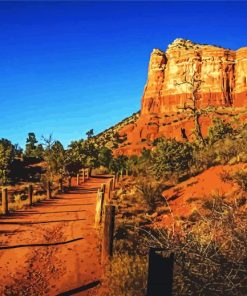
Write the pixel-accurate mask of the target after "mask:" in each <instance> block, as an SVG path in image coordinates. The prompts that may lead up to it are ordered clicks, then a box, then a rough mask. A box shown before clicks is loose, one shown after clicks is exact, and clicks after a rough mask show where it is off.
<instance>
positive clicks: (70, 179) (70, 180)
mask: <svg viewBox="0 0 247 296" xmlns="http://www.w3.org/2000/svg"><path fill="white" fill-rule="evenodd" d="M71 182H72V177H71V176H69V188H71Z"/></svg>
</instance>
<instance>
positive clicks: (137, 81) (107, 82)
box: [0, 1, 247, 146]
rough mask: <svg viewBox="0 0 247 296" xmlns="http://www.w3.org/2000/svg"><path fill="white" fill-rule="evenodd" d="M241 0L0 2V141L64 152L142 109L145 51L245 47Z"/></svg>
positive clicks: (244, 7)
mask: <svg viewBox="0 0 247 296" xmlns="http://www.w3.org/2000/svg"><path fill="white" fill-rule="evenodd" d="M246 11H247V2H229V1H227V2H223V1H220V2H185V1H183V2H174V1H173V2H102V1H100V2H10V3H8V2H0V138H1V137H4V138H8V139H10V140H11V141H12V142H13V143H19V144H20V145H21V146H24V145H25V140H26V135H27V133H28V132H35V134H36V136H37V138H38V139H40V138H41V136H42V135H44V136H48V135H49V134H50V133H52V134H53V137H54V138H55V139H58V140H60V141H61V142H62V143H63V144H64V145H65V146H66V145H67V144H69V142H70V141H71V140H76V139H80V138H83V137H85V132H86V131H87V130H89V129H91V128H93V129H94V130H95V132H96V133H98V132H100V131H102V130H104V129H106V128H108V127H110V126H111V125H113V124H115V123H117V122H118V121H120V120H122V119H123V118H125V117H127V116H129V115H131V114H132V113H133V112H135V111H137V110H139V109H140V102H141V96H142V93H143V88H144V85H145V81H146V78H147V67H148V60H149V56H150V53H151V51H152V49H153V48H160V49H163V50H165V49H166V47H167V45H168V44H169V43H171V42H172V41H173V40H174V39H175V38H187V39H190V40H192V41H195V42H199V43H200V42H201V43H209V44H217V45H221V46H224V47H228V48H232V49H237V48H240V47H243V46H247V35H246V28H247V18H246Z"/></svg>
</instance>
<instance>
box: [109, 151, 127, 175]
mask: <svg viewBox="0 0 247 296" xmlns="http://www.w3.org/2000/svg"><path fill="white" fill-rule="evenodd" d="M127 160H128V157H127V156H125V155H120V156H118V157H117V158H113V159H112V161H111V163H110V169H111V170H112V171H114V172H115V173H117V172H121V171H122V172H123V170H125V169H126V161H127Z"/></svg>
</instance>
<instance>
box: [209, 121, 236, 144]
mask: <svg viewBox="0 0 247 296" xmlns="http://www.w3.org/2000/svg"><path fill="white" fill-rule="evenodd" d="M213 123H214V125H213V126H211V127H209V129H208V141H209V144H210V145H212V144H213V143H215V142H216V141H218V140H220V139H223V138H225V137H226V135H231V134H232V133H233V128H232V126H231V124H230V123H229V122H225V121H223V120H222V119H220V118H215V119H214V120H213Z"/></svg>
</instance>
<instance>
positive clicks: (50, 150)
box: [44, 135, 66, 181]
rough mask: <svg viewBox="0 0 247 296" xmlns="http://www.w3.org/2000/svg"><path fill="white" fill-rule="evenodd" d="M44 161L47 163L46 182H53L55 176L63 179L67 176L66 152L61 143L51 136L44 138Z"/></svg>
mask: <svg viewBox="0 0 247 296" xmlns="http://www.w3.org/2000/svg"><path fill="white" fill-rule="evenodd" d="M44 141H45V151H44V159H45V161H46V163H47V171H46V180H47V181H53V179H54V177H55V176H58V177H59V178H62V177H64V176H65V175H66V152H65V150H64V148H63V145H62V144H61V143H60V142H59V141H54V140H53V139H52V136H51V135H50V136H49V137H48V138H44Z"/></svg>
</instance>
